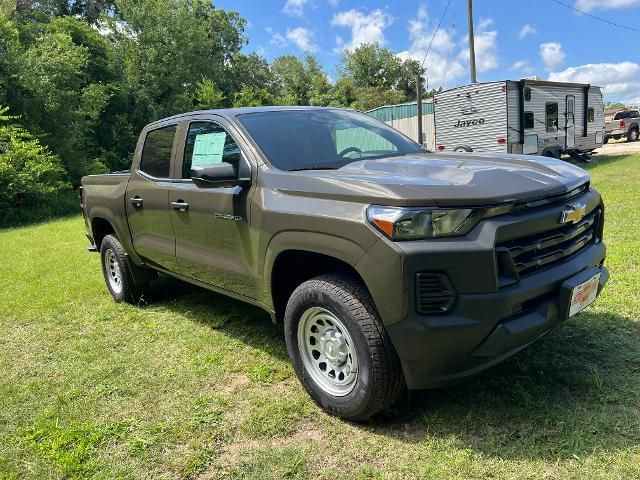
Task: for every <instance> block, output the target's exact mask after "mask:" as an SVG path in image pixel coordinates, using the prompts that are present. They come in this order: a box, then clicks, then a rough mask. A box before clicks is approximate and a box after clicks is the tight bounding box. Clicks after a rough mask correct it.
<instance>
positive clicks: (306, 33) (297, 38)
mask: <svg viewBox="0 0 640 480" xmlns="http://www.w3.org/2000/svg"><path fill="white" fill-rule="evenodd" d="M287 40H289V41H290V42H291V43H293V44H294V45H295V46H296V47H298V48H299V49H300V50H302V51H304V52H315V51H316V50H317V49H318V47H317V46H316V44H315V43H314V42H313V33H312V32H311V31H310V30H308V29H306V28H303V27H297V28H294V29H293V30H289V29H287Z"/></svg>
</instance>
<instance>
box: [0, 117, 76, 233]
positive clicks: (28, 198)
mask: <svg viewBox="0 0 640 480" xmlns="http://www.w3.org/2000/svg"><path fill="white" fill-rule="evenodd" d="M8 110H9V109H8V107H2V106H0V225H7V224H10V223H17V222H19V221H20V220H21V219H22V218H23V217H25V216H27V215H30V214H33V213H34V212H38V211H39V212H41V213H50V214H55V213H62V212H59V211H57V207H59V206H58V205H56V202H55V199H56V198H57V196H58V195H59V194H61V193H63V192H64V191H65V190H66V191H69V190H70V185H69V183H68V182H67V181H66V179H65V177H66V175H65V172H64V169H63V167H62V164H61V162H60V159H59V158H58V157H57V156H56V155H53V154H52V153H51V152H50V151H49V150H48V149H47V148H46V147H43V146H42V145H41V144H40V142H39V141H38V140H37V139H35V138H33V136H32V135H31V134H30V133H29V132H27V131H26V130H25V129H23V128H22V127H20V126H18V125H17V124H15V121H16V120H17V118H16V117H12V116H9V115H7V112H8ZM52 200H53V202H52ZM43 216H44V215H43Z"/></svg>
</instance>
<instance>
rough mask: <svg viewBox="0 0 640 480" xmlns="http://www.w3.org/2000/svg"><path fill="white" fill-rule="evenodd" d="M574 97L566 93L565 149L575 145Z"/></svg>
mask: <svg viewBox="0 0 640 480" xmlns="http://www.w3.org/2000/svg"><path fill="white" fill-rule="evenodd" d="M575 110H576V97H575V96H573V95H567V105H566V108H565V118H566V121H565V133H566V135H567V139H566V147H565V148H566V149H567V150H569V149H572V148H574V147H575V146H576V114H575Z"/></svg>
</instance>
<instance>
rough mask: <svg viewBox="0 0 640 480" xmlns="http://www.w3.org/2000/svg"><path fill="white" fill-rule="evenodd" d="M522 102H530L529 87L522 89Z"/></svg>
mask: <svg viewBox="0 0 640 480" xmlns="http://www.w3.org/2000/svg"><path fill="white" fill-rule="evenodd" d="M524 101H525V102H529V101H531V88H530V87H524Z"/></svg>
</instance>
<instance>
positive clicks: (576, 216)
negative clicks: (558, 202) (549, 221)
mask: <svg viewBox="0 0 640 480" xmlns="http://www.w3.org/2000/svg"><path fill="white" fill-rule="evenodd" d="M586 214H587V205H586V204H585V203H571V204H569V205H567V208H565V209H564V210H563V211H562V215H561V216H560V223H576V222H579V221H580V220H582V219H583V218H584V216H585V215H586Z"/></svg>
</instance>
